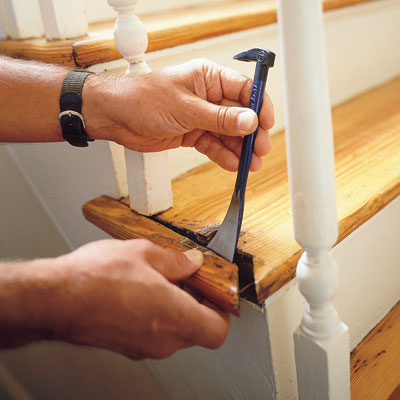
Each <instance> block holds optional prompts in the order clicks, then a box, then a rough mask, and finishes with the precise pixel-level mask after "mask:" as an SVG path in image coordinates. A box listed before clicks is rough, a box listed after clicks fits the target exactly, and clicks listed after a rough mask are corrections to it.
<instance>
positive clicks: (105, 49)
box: [0, 0, 373, 67]
mask: <svg viewBox="0 0 400 400" xmlns="http://www.w3.org/2000/svg"><path fill="white" fill-rule="evenodd" d="M369 1H373V0H324V9H325V10H333V9H337V8H342V7H347V6H352V5H355V4H359V3H364V2H369ZM141 20H142V21H143V23H144V24H145V26H146V29H147V31H148V37H149V46H148V49H147V52H151V51H155V50H161V49H166V48H169V47H174V46H178V45H181V44H185V43H192V42H195V41H198V40H201V39H207V38H211V37H216V36H220V35H224V34H227V33H232V32H238V31H242V30H246V29H250V28H255V27H258V26H262V25H268V24H272V23H275V22H276V20H277V12H276V1H275V0H268V1H265V0H247V1H243V0H226V1H224V2H221V3H218V4H201V5H198V6H192V7H186V8H181V9H177V10H171V11H167V12H166V11H163V12H159V13H152V14H146V15H143V16H141ZM113 25H114V21H109V22H103V23H97V24H92V25H91V26H90V28H89V33H88V35H87V36H85V37H81V38H76V39H71V40H54V41H47V40H46V39H45V38H40V39H31V40H20V41H18V40H3V41H0V54H4V55H8V56H10V57H18V58H24V59H29V60H37V61H43V62H50V63H58V64H64V65H71V66H78V67H89V66H91V65H94V64H99V63H103V62H107V61H112V60H116V59H119V58H121V55H120V54H119V52H118V50H117V49H116V47H115V43H114V39H113Z"/></svg>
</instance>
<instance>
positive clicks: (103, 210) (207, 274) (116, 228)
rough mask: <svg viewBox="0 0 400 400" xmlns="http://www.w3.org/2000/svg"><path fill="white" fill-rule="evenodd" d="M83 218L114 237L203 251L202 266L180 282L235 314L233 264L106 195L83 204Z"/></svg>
mask: <svg viewBox="0 0 400 400" xmlns="http://www.w3.org/2000/svg"><path fill="white" fill-rule="evenodd" d="M83 214H84V216H85V218H86V219H87V220H89V221H90V222H92V223H94V224H95V225H97V226H98V227H99V228H101V229H103V230H104V231H105V232H107V233H109V234H110V235H111V236H113V237H114V238H117V239H137V238H143V239H148V240H151V241H152V242H153V243H155V244H158V245H159V246H162V247H164V248H168V249H171V250H176V251H185V250H187V249H190V248H198V249H200V250H202V251H203V254H204V265H203V266H202V267H201V268H200V270H198V271H197V272H196V273H195V274H194V275H193V276H191V277H189V278H187V279H185V280H184V281H183V282H182V283H183V284H184V285H186V286H188V287H189V288H191V289H192V290H195V291H196V292H197V293H199V294H200V295H202V296H204V297H205V298H206V299H209V300H211V301H212V302H214V303H215V304H217V305H218V306H219V307H221V308H222V309H224V310H227V311H229V312H231V313H232V314H234V315H239V291H238V271H237V267H236V265H234V264H231V263H230V262H228V261H226V260H224V259H223V258H221V257H218V256H216V255H215V254H213V253H212V252H210V251H208V250H207V249H204V248H202V247H201V246H199V245H197V244H196V243H194V242H192V241H191V240H189V239H187V238H186V237H183V236H181V235H179V234H177V233H175V232H173V231H171V230H170V229H168V228H166V227H164V226H162V225H160V224H159V223H157V222H155V221H153V220H152V219H150V218H147V217H144V216H142V215H139V214H137V213H136V212H134V211H132V210H131V209H130V208H129V207H128V206H127V205H126V204H124V203H121V202H119V201H117V200H114V199H112V198H110V197H107V196H101V197H99V198H97V199H94V200H92V201H89V202H87V203H86V204H84V206H83Z"/></svg>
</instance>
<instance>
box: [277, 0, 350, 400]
mask: <svg viewBox="0 0 400 400" xmlns="http://www.w3.org/2000/svg"><path fill="white" fill-rule="evenodd" d="M279 24H280V29H281V44H282V54H283V71H284V79H283V81H284V86H285V111H286V139H287V155H288V171H289V182H290V194H291V202H292V213H293V224H294V230H295V236H296V240H297V241H298V242H299V243H300V244H301V246H302V247H303V249H304V254H303V256H302V257H301V259H300V261H299V263H298V266H297V281H298V285H299V289H300V291H301V293H302V294H303V296H304V297H305V298H306V300H307V303H308V305H307V308H306V310H305V312H304V316H303V319H302V322H301V324H300V326H299V327H298V329H297V330H296V332H295V334H294V344H295V358H296V369H297V380H298V389H299V398H300V399H303V400H312V399H315V400H324V399H337V400H346V399H349V398H350V380H349V376H350V375H349V335H348V329H347V327H346V326H345V325H344V324H343V323H342V322H341V320H340V318H339V316H338V314H337V312H336V310H335V307H334V306H333V304H332V300H333V298H334V297H335V295H336V293H337V291H338V286H339V278H338V269H337V265H336V263H335V260H334V259H333V257H332V255H331V253H330V249H331V247H332V246H333V245H334V244H335V242H336V240H337V235H338V229H337V218H336V195H335V175H334V152H333V136H332V121H331V109H330V100H329V88H328V79H327V72H326V60H325V45H324V29H323V16H322V4H321V0H307V1H303V0H295V1H293V0H279ZM337 56H340V54H339V55H337ZM343 62H345V60H343Z"/></svg>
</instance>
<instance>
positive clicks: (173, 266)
mask: <svg viewBox="0 0 400 400" xmlns="http://www.w3.org/2000/svg"><path fill="white" fill-rule="evenodd" d="M160 250H161V251H160V252H159V253H157V254H154V256H155V257H152V258H153V259H152V260H151V265H152V267H153V268H154V269H155V270H157V271H158V272H159V273H160V274H161V275H163V276H164V277H165V278H167V279H168V280H169V281H179V280H181V279H184V278H187V277H188V276H190V275H192V274H194V273H195V272H196V271H197V270H198V269H199V268H200V267H201V266H202V265H203V261H204V258H203V253H202V252H201V251H199V250H196V249H191V250H188V251H186V252H184V253H180V252H177V251H171V250H165V249H162V248H160Z"/></svg>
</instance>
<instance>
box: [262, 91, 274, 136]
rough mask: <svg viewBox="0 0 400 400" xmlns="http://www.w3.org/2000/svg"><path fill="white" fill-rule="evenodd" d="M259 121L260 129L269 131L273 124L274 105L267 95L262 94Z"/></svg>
mask: <svg viewBox="0 0 400 400" xmlns="http://www.w3.org/2000/svg"><path fill="white" fill-rule="evenodd" d="M259 120H260V127H262V128H264V129H265V130H269V129H271V128H272V127H273V126H274V123H275V116H274V105H273V103H272V100H271V98H270V97H269V96H268V94H267V93H264V98H263V104H262V107H261V111H260V115H259Z"/></svg>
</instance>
